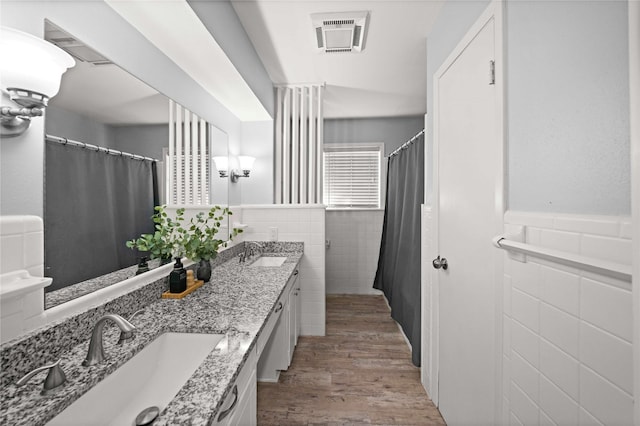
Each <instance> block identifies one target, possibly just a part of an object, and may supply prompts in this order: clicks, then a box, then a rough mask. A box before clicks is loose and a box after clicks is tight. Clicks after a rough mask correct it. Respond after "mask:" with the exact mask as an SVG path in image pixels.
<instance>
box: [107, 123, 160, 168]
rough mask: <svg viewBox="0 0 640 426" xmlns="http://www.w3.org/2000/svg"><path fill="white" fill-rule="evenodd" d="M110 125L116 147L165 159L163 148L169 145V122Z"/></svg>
mask: <svg viewBox="0 0 640 426" xmlns="http://www.w3.org/2000/svg"><path fill="white" fill-rule="evenodd" d="M110 127H111V130H112V132H113V138H114V144H113V145H114V148H115V149H117V150H120V151H126V152H130V153H132V154H138V155H144V156H146V157H151V158H155V159H157V160H160V161H163V159H162V148H167V147H169V125H168V124H144V125H130V126H110Z"/></svg>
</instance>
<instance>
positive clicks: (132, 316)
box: [127, 308, 146, 323]
mask: <svg viewBox="0 0 640 426" xmlns="http://www.w3.org/2000/svg"><path fill="white" fill-rule="evenodd" d="M145 310H146V309H144V308H142V309H138V310H137V311H135V312H134V313H132V314H131V316H130V317H129V319H128V320H127V321H129V322H130V323H133V319H134V318H135V317H136V316H138V315H140V314H143V313H144V311H145Z"/></svg>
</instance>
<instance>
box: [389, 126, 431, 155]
mask: <svg viewBox="0 0 640 426" xmlns="http://www.w3.org/2000/svg"><path fill="white" fill-rule="evenodd" d="M423 133H424V129H422V130H420V131H419V132H418V133H417V134H416V135H415V136H414V137H412V138H411V139H409V140H408V141H406V142H405V143H403V144H402V145H400V148H398V149H396V150H395V151H393V152H392V153H391V154H389V155H388V156H387V158H391V157H393V156H394V155H396V154H397V153H399V152H400V151H402V150H403V149H406V148H407V147H408V146H409V145H411V144H412V143H413V142H414V141H415V140H416V139H418V136H420V135H421V134H423Z"/></svg>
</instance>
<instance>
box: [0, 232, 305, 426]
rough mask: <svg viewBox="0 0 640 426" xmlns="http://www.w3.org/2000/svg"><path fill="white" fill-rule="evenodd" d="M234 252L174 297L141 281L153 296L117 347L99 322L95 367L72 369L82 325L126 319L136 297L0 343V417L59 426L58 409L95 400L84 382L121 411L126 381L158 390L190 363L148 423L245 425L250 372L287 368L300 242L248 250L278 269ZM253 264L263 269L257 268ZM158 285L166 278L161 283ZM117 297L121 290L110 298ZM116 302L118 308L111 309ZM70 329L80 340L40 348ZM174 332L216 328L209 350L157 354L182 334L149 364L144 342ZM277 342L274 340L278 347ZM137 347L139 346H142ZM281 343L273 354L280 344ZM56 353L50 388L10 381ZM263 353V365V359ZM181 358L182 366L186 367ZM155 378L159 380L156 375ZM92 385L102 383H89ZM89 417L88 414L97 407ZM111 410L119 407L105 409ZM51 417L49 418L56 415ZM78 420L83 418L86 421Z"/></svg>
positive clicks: (250, 403) (80, 350) (251, 420)
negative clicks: (60, 379) (206, 278)
mask: <svg viewBox="0 0 640 426" xmlns="http://www.w3.org/2000/svg"><path fill="white" fill-rule="evenodd" d="M239 246H241V245H239ZM241 249H242V247H239V248H238V246H236V247H232V248H230V249H229V254H227V257H229V260H227V261H226V262H224V263H222V264H220V265H219V266H217V267H215V268H214V271H213V275H212V278H211V281H210V282H209V283H206V284H205V285H204V286H203V287H201V288H199V289H197V290H196V291H195V292H193V293H192V294H190V295H189V296H187V297H185V298H184V299H180V300H173V299H160V293H159V292H161V291H164V287H163V285H158V283H155V284H154V283H150V284H149V285H148V286H146V287H145V289H147V291H148V292H153V295H152V296H153V297H151V296H150V295H146V296H145V297H146V298H148V300H149V301H150V302H149V303H148V304H147V305H146V306H144V308H143V309H144V310H143V311H142V312H141V313H139V314H137V315H135V316H134V317H133V318H132V319H131V323H132V324H133V325H134V326H135V327H136V331H135V338H134V339H133V340H131V341H130V342H126V343H124V344H122V345H117V344H116V341H117V340H118V333H119V330H118V328H116V327H113V326H108V327H105V330H104V339H103V340H104V342H105V343H104V351H105V353H106V355H107V357H108V358H107V359H106V360H105V361H104V362H102V363H100V364H98V365H94V366H91V367H84V366H82V362H83V359H84V358H85V357H86V355H87V349H88V339H89V334H87V333H86V330H87V327H86V323H87V322H90V323H91V325H93V324H95V322H96V321H97V320H98V319H99V318H101V317H102V316H103V315H104V314H107V313H114V314H119V315H121V316H123V317H125V318H129V316H130V315H131V314H132V313H133V311H135V310H138V309H139V308H140V306H139V304H136V302H135V300H140V299H141V297H140V295H139V294H138V295H136V297H135V298H132V297H130V298H129V299H127V301H126V302H124V301H122V300H120V301H118V300H114V301H110V302H105V304H103V305H101V306H99V307H95V308H92V309H90V310H88V311H87V312H85V313H82V314H80V315H76V316H74V317H71V318H68V319H66V320H65V321H63V322H60V323H57V324H51V325H49V326H47V327H43V328H41V329H38V330H35V331H34V332H32V333H29V334H28V335H26V336H23V337H21V338H19V339H15V340H13V341H10V342H8V343H7V344H5V345H3V346H2V347H1V348H0V355H1V357H2V373H0V374H1V375H2V376H1V377H2V385H3V389H2V396H1V399H0V423H1V424H6V425H44V424H47V423H48V422H50V421H52V423H55V422H56V421H58V420H65V421H64V423H67V424H68V421H69V420H68V419H73V418H74V417H75V416H73V415H72V416H70V417H69V418H68V419H65V418H64V417H63V416H65V413H66V412H68V411H72V410H74V406H75V407H78V406H80V404H85V403H88V404H91V403H94V404H96V403H95V402H91V401H88V400H89V399H90V398H89V393H90V392H89V391H91V390H92V389H93V388H95V389H96V392H97V393H96V392H94V394H96V395H98V396H97V397H96V398H97V399H96V400H97V401H100V400H102V401H103V402H104V401H105V398H106V399H109V398H112V397H113V394H114V393H117V394H120V397H121V399H120V400H121V402H120V403H118V404H119V405H117V408H118V410H116V411H122V412H124V411H125V410H126V409H127V408H126V406H128V405H129V404H133V403H134V402H135V400H136V398H137V395H136V392H135V391H133V392H132V395H131V396H129V395H127V392H130V391H129V390H128V389H127V388H128V387H129V386H131V387H133V388H135V383H134V382H137V381H140V382H141V381H144V380H147V379H148V378H149V377H151V379H152V380H158V383H159V384H161V385H159V386H158V387H162V384H163V383H168V382H170V381H171V380H169V376H171V375H172V374H173V373H174V372H176V371H177V372H180V370H181V369H184V368H191V369H192V370H193V368H195V370H194V371H193V373H191V371H188V372H187V373H186V375H185V379H183V381H179V380H178V381H177V382H175V383H177V385H174V386H175V392H176V393H175V396H171V395H170V396H169V397H168V398H169V400H168V403H166V404H162V403H161V402H160V403H158V405H163V406H161V407H160V414H159V416H158V417H157V418H156V420H155V422H154V423H153V424H154V425H180V424H189V425H200V424H202V425H205V424H207V425H208V424H211V425H232V424H242V425H245V424H255V422H256V411H257V410H256V377H257V374H258V373H257V371H258V370H260V372H261V373H260V374H262V375H265V376H273V375H275V376H276V377H277V370H279V369H286V368H288V365H289V363H290V360H291V355H292V351H293V347H295V342H296V340H297V336H298V334H299V315H300V309H299V300H300V298H299V294H300V278H299V275H298V270H299V268H298V264H299V262H300V259H301V258H302V254H303V244H302V243H271V244H267V245H266V247H265V248H264V250H263V254H262V257H256V258H257V259H266V258H269V257H280V258H283V259H282V261H281V262H280V263H281V264H280V265H279V266H273V264H274V262H272V261H269V260H267V261H264V260H261V261H260V260H259V262H258V263H256V265H255V266H254V265H252V264H253V263H254V262H256V258H253V259H248V260H247V261H246V262H239V261H238V257H237V255H236V254H237V252H239V251H240V250H241ZM261 263H263V264H264V266H260V264H261ZM275 263H278V262H275ZM163 284H164V285H166V282H164V283H163ZM143 290H144V289H143ZM137 291H141V290H137ZM123 297H126V296H120V298H123ZM142 299H145V298H142ZM123 300H124V299H123ZM145 300H147V299H145ZM134 305H136V306H134ZM118 309H119V310H120V312H117V311H116V310H118ZM296 321H297V322H296ZM74 326H75V327H77V329H78V330H81V333H82V334H83V335H84V334H86V335H84V337H83V340H82V341H80V342H79V343H76V344H74V345H72V346H70V347H67V348H65V347H62V348H58V349H57V350H56V349H53V348H51V347H50V346H53V345H63V346H64V342H63V341H62V340H64V339H62V338H55V336H56V335H59V334H60V328H61V327H62V328H64V329H65V330H67V331H66V332H65V334H68V333H69V331H70V330H73V329H74V328H73V327H74ZM174 333H179V335H178V336H180V334H185V333H188V334H194V333H198V334H211V335H217V336H218V340H217V341H215V342H214V343H213V345H214V346H213V349H212V350H210V352H209V349H207V350H205V352H204V354H203V356H204V358H203V359H202V360H201V361H200V359H198V360H196V361H193V360H188V359H187V358H188V355H187V354H188V353H189V352H190V351H189V350H187V351H184V350H183V352H182V353H183V355H175V356H169V357H167V351H170V350H173V349H177V348H178V347H179V346H182V345H183V344H184V345H187V344H188V343H180V342H183V340H174V341H172V342H173V343H170V345H169V346H166V347H165V349H162V348H160V349H155V351H156V352H157V353H159V354H160V356H161V355H162V354H163V353H164V355H165V359H164V361H162V360H161V361H153V360H154V359H156V358H153V356H150V355H149V354H148V353H149V352H153V350H152V347H153V346H158V345H160V343H157V342H158V341H161V340H166V339H167V336H170V335H172V334H174ZM178 339H182V337H178ZM167 341H169V340H167ZM176 342H177V343H176ZM184 342H186V341H184ZM152 343H153V344H152ZM163 344H165V345H166V344H167V343H163ZM281 344H284V346H282V347H281ZM67 345H68V346H69V345H71V344H70V343H67ZM146 348H149V350H147V351H145V349H146ZM281 349H283V351H280V350H281ZM207 352H208V353H207ZM176 353H178V354H179V353H180V352H179V351H178V352H176ZM25 356H27V357H29V359H28V360H26V361H25V359H22V358H21V357H25ZM58 358H60V359H61V363H60V365H61V367H62V369H63V370H64V372H65V374H66V376H67V381H66V383H65V384H63V385H62V386H61V387H60V388H59V389H57V390H56V391H54V392H53V393H52V394H50V395H46V396H44V395H40V391H41V390H42V382H43V380H44V377H45V374H44V373H40V374H39V375H37V376H35V377H34V378H33V379H32V380H31V381H30V382H29V383H28V384H27V385H25V386H23V387H17V386H16V385H15V382H16V380H17V379H18V378H20V377H21V376H22V375H24V374H26V373H27V372H28V371H30V369H32V368H34V367H39V366H42V365H45V364H50V363H52V362H54V361H56V360H57V359H58ZM265 359H266V360H268V362H264V361H263V360H265ZM130 360H131V363H132V364H131V365H134V364H135V363H138V364H139V365H140V367H136V368H135V369H131V368H129V369H130V370H131V372H126V371H127V370H126V368H127V365H126V363H127V362H128V361H130ZM140 360H143V361H140ZM259 360H260V362H259ZM271 360H277V362H271ZM194 362H195V364H194ZM154 363H156V364H154ZM189 363H191V365H192V366H191V367H188V366H187V364H189ZM151 364H153V365H152V366H151V367H150V368H148V370H149V371H147V372H146V373H145V374H147V375H148V377H147V376H144V378H141V379H139V380H136V379H135V377H137V375H136V374H134V371H135V372H136V373H137V370H142V369H143V367H142V366H144V365H147V366H148V365H151ZM123 365H124V367H123ZM258 365H260V369H259V368H258ZM271 370H273V371H271ZM183 373H184V372H183ZM123 374H124V375H125V376H126V377H125V379H124V380H125V381H124V382H123V383H128V384H127V385H122V386H120V385H118V384H117V383H115V384H114V385H112V387H111V389H110V390H109V389H107V386H106V385H107V384H108V383H107V382H108V381H114V380H117V378H118V375H120V376H122V375H123ZM141 374H142V373H141ZM164 375H166V377H165V376H164ZM141 377H142V376H141ZM165 378H166V380H163V379H165ZM106 379H109V380H106ZM127 379H129V381H128V382H127ZM101 382H104V383H102V384H101ZM172 383H173V382H172ZM102 385H104V386H102ZM166 386H169V385H168V384H167V385H166ZM99 387H104V388H105V389H107V390H105V391H102V390H99V389H98V388H99ZM101 392H104V394H101ZM168 392H169V393H173V392H171V391H168ZM138 393H145V394H147V393H149V392H138ZM85 394H86V395H85ZM83 395H85V396H86V398H85V397H83ZM85 401H88V402H85ZM76 404H78V405H76ZM144 404H147V405H153V401H146V402H144V403H143V405H144ZM97 405H100V404H99V403H97ZM86 407H88V408H86ZM86 407H82V408H83V409H82V410H81V411H89V412H92V410H93V408H92V406H91V405H88V406H86ZM143 408H146V407H143ZM65 409H67V411H65ZM137 410H138V408H137V407H134V408H132V411H131V412H139V411H137ZM112 411H113V410H110V412H112ZM60 413H62V414H60ZM95 414H96V415H98V414H97V412H96V413H95ZM117 414H119V413H118V412H116V413H113V414H112V415H114V416H115V415H117ZM56 416H59V417H58V420H56ZM105 416H106V417H108V416H109V414H106V412H105V414H99V415H98V417H100V418H102V420H105V419H104V417H105ZM78 420H79V421H80V422H81V423H83V424H86V421H87V420H86V419H84V420H83V419H78ZM129 420H130V421H131V424H135V416H133V418H131V419H129ZM114 421H115V418H114ZM118 421H119V422H120V421H121V420H118ZM105 423H106V422H105ZM107 424H109V423H107Z"/></svg>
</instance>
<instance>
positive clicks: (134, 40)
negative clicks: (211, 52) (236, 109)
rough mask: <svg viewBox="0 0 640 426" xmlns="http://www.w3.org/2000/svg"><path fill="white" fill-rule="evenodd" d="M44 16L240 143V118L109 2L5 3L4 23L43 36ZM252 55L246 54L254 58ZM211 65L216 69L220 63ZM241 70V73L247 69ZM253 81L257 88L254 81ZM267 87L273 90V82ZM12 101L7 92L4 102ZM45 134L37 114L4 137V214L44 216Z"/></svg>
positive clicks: (0, 209) (0, 208) (0, 148)
mask: <svg viewBox="0 0 640 426" xmlns="http://www.w3.org/2000/svg"><path fill="white" fill-rule="evenodd" d="M45 19H49V20H50V21H52V22H53V23H54V24H56V25H58V26H59V27H61V28H63V29H65V30H66V31H68V32H69V33H71V34H73V35H74V36H76V37H78V38H79V39H80V40H82V41H83V42H85V43H86V44H87V45H89V46H91V47H92V48H94V49H96V50H97V51H99V52H101V53H102V54H103V55H104V56H106V57H107V58H109V59H111V60H112V61H113V62H115V63H117V64H118V65H119V66H121V67H122V68H123V69H124V70H125V71H127V72H129V73H131V74H132V75H134V76H135V77H137V78H139V79H140V80H142V81H144V82H146V83H147V84H149V86H151V87H153V88H155V89H156V90H158V91H159V92H160V93H163V94H164V95H166V96H167V97H169V98H172V99H174V100H175V101H176V102H178V103H180V104H181V105H183V106H184V107H186V108H188V109H189V110H191V111H193V112H195V113H196V114H198V115H199V116H200V117H202V118H204V119H205V120H207V121H208V122H210V123H211V124H213V125H215V126H216V127H218V128H220V129H222V130H223V131H225V132H226V133H227V134H228V135H229V140H230V143H232V144H233V143H237V144H239V143H240V133H241V128H240V121H239V120H238V119H237V117H235V116H234V115H233V114H232V113H231V112H230V111H229V110H227V109H226V108H225V107H224V106H223V105H222V104H221V103H220V102H218V101H217V100H216V99H215V98H214V97H212V96H211V95H210V94H209V93H207V92H206V91H204V90H203V89H202V87H201V86H200V85H198V84H197V83H196V82H195V81H194V80H193V79H191V78H190V77H189V76H188V75H187V74H186V73H185V72H184V71H183V70H182V69H181V68H179V67H178V66H177V65H176V64H175V63H173V62H172V61H171V60H170V59H169V58H168V57H167V56H165V55H164V54H163V53H162V52H160V51H159V50H158V49H157V48H156V47H155V46H153V45H152V44H151V43H150V42H149V41H148V40H147V39H146V38H144V37H143V36H142V35H141V34H140V33H139V32H138V31H137V30H136V29H135V28H133V27H132V26H131V25H129V24H128V23H127V22H126V21H124V20H123V19H122V18H121V17H120V16H119V15H118V14H117V13H116V12H115V11H113V9H111V8H110V7H109V6H108V5H107V4H106V3H104V2H101V1H64V2H62V1H60V2H49V1H28V2H26V1H17V0H15V1H12V0H3V2H2V15H1V16H0V23H1V24H2V25H6V26H8V27H12V28H16V29H20V30H22V31H26V32H28V33H31V34H34V35H36V36H38V37H42V36H43V34H44V20H45ZM236 19H237V17H236ZM253 53H254V54H255V52H253ZM250 54H251V53H250V52H247V53H246V55H249V56H250ZM212 66H213V67H215V64H212ZM239 70H240V72H242V69H239ZM245 71H246V70H245ZM252 84H254V85H255V86H256V87H257V84H256V83H255V82H254V83H252ZM268 86H269V90H270V91H271V90H272V88H271V83H270V82H269V85H268ZM261 90H266V89H265V88H263V89H261ZM8 103H9V101H8V100H7V99H5V98H4V95H3V98H2V104H3V105H5V104H8ZM43 135H44V120H42V119H41V118H36V119H35V120H33V124H32V125H31V128H30V129H29V130H28V131H27V133H25V134H24V135H22V136H20V137H17V138H14V139H13V140H11V142H10V143H5V141H2V142H3V143H2V144H0V157H1V159H0V165H1V166H2V170H1V172H0V182H1V183H0V185H1V188H0V189H1V191H2V192H1V193H2V202H1V203H0V214H33V215H38V216H42V210H43V197H42V187H43V175H44V174H43V151H44V150H43V145H42V144H43ZM25 164H28V165H29V166H28V167H27V166H25Z"/></svg>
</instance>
